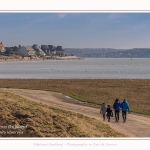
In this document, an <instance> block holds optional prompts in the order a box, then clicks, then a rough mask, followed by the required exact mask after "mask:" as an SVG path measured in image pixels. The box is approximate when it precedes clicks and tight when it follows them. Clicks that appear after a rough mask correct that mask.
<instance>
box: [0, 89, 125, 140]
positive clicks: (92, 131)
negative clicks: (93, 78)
mask: <svg viewBox="0 0 150 150" xmlns="http://www.w3.org/2000/svg"><path fill="white" fill-rule="evenodd" d="M0 120H1V123H0V137H125V135H123V134H121V133H118V132H116V131H114V130H113V129H111V128H110V127H109V126H108V125H105V124H103V123H101V122H99V121H98V120H96V119H92V118H88V117H86V116H83V115H81V114H77V113H73V112H70V111H65V110H61V109H57V108H53V107H49V106H47V105H44V104H42V103H36V102H33V101H29V100H27V99H24V98H22V97H20V96H17V95H15V94H12V93H9V92H4V91H1V90H0ZM9 125H11V126H15V125H21V126H24V127H26V128H24V129H8V126H9ZM2 126H6V127H7V128H6V129H3V128H2ZM10 130H11V134H10ZM4 131H5V134H4ZM12 131H13V132H12ZM16 131H21V132H20V134H16V133H15V132H16ZM2 132H3V133H2ZM12 133H14V134H12Z"/></svg>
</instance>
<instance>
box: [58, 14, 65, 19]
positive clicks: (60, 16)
mask: <svg viewBox="0 0 150 150" xmlns="http://www.w3.org/2000/svg"><path fill="white" fill-rule="evenodd" d="M58 17H59V18H65V17H66V14H64V13H60V14H58Z"/></svg>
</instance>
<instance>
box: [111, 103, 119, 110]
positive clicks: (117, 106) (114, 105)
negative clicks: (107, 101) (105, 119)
mask: <svg viewBox="0 0 150 150" xmlns="http://www.w3.org/2000/svg"><path fill="white" fill-rule="evenodd" d="M113 108H114V109H115V110H120V102H119V101H115V103H114V104H113Z"/></svg>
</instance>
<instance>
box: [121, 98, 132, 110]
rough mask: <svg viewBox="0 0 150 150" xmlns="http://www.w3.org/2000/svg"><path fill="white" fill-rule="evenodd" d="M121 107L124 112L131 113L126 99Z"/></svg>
mask: <svg viewBox="0 0 150 150" xmlns="http://www.w3.org/2000/svg"><path fill="white" fill-rule="evenodd" d="M120 107H121V108H122V111H130V107H129V104H128V102H127V100H126V99H124V100H123V102H122V103H121V106H120Z"/></svg>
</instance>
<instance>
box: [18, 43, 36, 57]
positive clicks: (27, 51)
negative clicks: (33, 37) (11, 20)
mask: <svg viewBox="0 0 150 150" xmlns="http://www.w3.org/2000/svg"><path fill="white" fill-rule="evenodd" d="M18 52H19V53H20V54H21V55H22V56H24V57H30V56H37V53H36V51H35V50H34V49H33V48H32V47H31V46H22V47H21V48H20V49H19V50H18Z"/></svg>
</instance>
